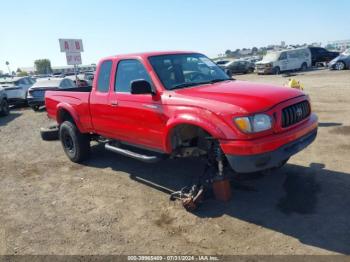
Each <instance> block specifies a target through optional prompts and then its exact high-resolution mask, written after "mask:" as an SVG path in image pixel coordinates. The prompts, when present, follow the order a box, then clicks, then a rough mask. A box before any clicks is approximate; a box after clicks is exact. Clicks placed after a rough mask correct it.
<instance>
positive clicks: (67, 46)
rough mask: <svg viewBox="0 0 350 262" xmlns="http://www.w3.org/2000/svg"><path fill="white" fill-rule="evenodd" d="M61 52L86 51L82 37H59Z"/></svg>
mask: <svg viewBox="0 0 350 262" xmlns="http://www.w3.org/2000/svg"><path fill="white" fill-rule="evenodd" d="M58 40H59V42H60V49H61V52H84V47H83V41H82V40H81V39H58Z"/></svg>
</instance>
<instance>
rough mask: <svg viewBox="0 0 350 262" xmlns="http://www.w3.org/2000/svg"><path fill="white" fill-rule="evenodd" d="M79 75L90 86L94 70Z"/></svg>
mask: <svg viewBox="0 0 350 262" xmlns="http://www.w3.org/2000/svg"><path fill="white" fill-rule="evenodd" d="M79 75H81V78H80V79H82V80H85V81H86V82H88V84H89V86H92V82H93V81H94V76H95V72H84V73H82V74H79Z"/></svg>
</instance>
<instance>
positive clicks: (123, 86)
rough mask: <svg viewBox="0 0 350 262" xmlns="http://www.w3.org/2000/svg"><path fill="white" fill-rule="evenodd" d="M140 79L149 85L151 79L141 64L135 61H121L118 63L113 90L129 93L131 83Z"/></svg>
mask: <svg viewBox="0 0 350 262" xmlns="http://www.w3.org/2000/svg"><path fill="white" fill-rule="evenodd" d="M140 79H143V80H146V81H148V82H149V83H151V78H150V77H149V75H148V73H147V71H146V69H145V67H144V66H143V65H142V64H141V62H140V61H138V60H135V59H128V60H122V61H120V62H119V63H118V67H117V73H116V81H115V87H114V90H115V91H116V92H124V93H130V88H131V82H132V81H135V80H140Z"/></svg>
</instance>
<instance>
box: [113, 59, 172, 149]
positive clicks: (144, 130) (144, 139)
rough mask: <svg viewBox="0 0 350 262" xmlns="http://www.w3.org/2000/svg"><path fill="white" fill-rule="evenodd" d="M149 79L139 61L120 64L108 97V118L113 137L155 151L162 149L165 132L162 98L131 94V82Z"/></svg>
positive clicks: (128, 60)
mask: <svg viewBox="0 0 350 262" xmlns="http://www.w3.org/2000/svg"><path fill="white" fill-rule="evenodd" d="M140 79H143V80H147V81H149V82H150V83H151V85H153V84H152V81H151V78H150V76H149V75H148V72H147V71H146V69H145V67H144V65H143V64H142V63H141V62H140V61H139V60H137V59H126V60H120V61H119V62H118V65H117V68H116V73H115V80H114V89H113V90H112V91H111V92H110V96H109V104H110V110H109V119H110V121H109V122H110V124H111V126H110V128H111V130H112V131H113V137H114V138H116V139H120V140H122V141H125V142H129V143H131V144H136V145H141V146H145V147H148V148H152V149H159V150H161V149H162V148H163V146H162V133H163V129H164V127H165V124H166V119H165V117H164V114H163V107H162V104H161V101H160V98H159V97H157V96H153V95H152V94H139V95H135V94H131V93H130V91H131V90H130V89H131V82H132V81H135V80H140Z"/></svg>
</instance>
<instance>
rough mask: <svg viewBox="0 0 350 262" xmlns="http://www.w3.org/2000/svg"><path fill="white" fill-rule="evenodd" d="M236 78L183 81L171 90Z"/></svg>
mask: <svg viewBox="0 0 350 262" xmlns="http://www.w3.org/2000/svg"><path fill="white" fill-rule="evenodd" d="M231 80H234V79H213V80H210V81H204V82H190V83H181V84H178V85H175V86H173V87H172V88H171V89H170V90H174V89H179V88H184V87H191V86H198V85H205V84H214V83H217V82H223V81H231Z"/></svg>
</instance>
